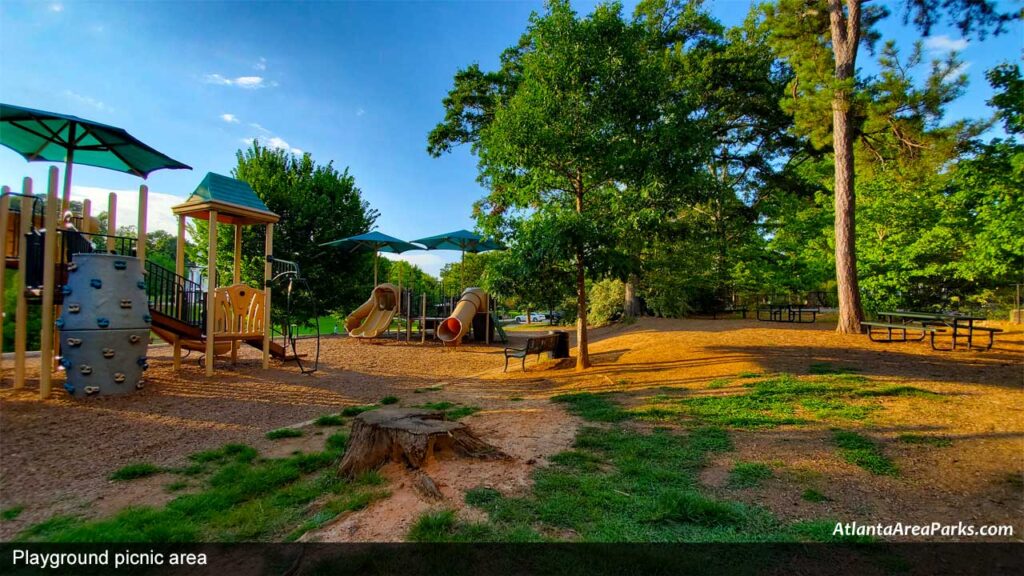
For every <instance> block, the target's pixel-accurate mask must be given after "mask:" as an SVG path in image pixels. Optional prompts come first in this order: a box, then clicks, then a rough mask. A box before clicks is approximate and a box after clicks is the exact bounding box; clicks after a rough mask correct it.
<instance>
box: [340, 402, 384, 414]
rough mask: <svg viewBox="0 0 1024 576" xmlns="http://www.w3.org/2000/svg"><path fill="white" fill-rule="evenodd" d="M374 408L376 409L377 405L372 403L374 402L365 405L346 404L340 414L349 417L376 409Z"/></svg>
mask: <svg viewBox="0 0 1024 576" xmlns="http://www.w3.org/2000/svg"><path fill="white" fill-rule="evenodd" d="M376 409H377V406H376V405H374V404H370V405H366V406H348V407H346V408H345V409H344V410H342V411H341V415H342V416H349V417H352V416H358V415H360V414H362V413H363V412H369V411H370V410H376Z"/></svg>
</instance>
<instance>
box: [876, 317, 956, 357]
mask: <svg viewBox="0 0 1024 576" xmlns="http://www.w3.org/2000/svg"><path fill="white" fill-rule="evenodd" d="M860 325H861V326H867V328H868V340H871V341H872V342H909V341H910V339H909V338H908V337H907V330H913V331H915V332H916V331H920V332H921V337H920V338H914V340H915V341H917V342H920V341H921V340H924V338H925V336H928V335H930V336H931V344H932V349H933V350H940V348H937V347H936V346H935V334H941V333H943V332H945V331H946V329H945V328H939V327H937V326H926V325H924V324H911V323H906V324H895V323H892V322H861V323H860ZM874 328H885V329H886V332H887V334H888V335H887V337H886V338H875V336H874V334H875V331H874V330H873V329H874ZM894 330H898V331H900V332H901V337H900V338H895V337H893V331H894Z"/></svg>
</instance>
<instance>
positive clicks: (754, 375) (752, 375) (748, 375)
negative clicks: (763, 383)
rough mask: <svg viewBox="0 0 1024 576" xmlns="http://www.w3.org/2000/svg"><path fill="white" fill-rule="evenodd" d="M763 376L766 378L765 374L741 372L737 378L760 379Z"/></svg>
mask: <svg viewBox="0 0 1024 576" xmlns="http://www.w3.org/2000/svg"><path fill="white" fill-rule="evenodd" d="M762 376H764V374H762V373H760V372H740V373H739V374H737V375H736V377H737V378H743V379H744V380H746V379H749V378H760V377H762Z"/></svg>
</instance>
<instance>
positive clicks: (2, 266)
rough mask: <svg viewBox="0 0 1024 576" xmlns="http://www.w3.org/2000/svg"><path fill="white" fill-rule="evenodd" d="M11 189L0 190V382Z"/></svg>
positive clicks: (2, 362) (1, 378) (2, 360)
mask: <svg viewBox="0 0 1024 576" xmlns="http://www.w3.org/2000/svg"><path fill="white" fill-rule="evenodd" d="M10 193H11V189H10V187H8V186H4V187H3V188H0V250H2V251H3V252H2V253H0V255H2V256H3V259H4V261H3V262H0V381H2V380H3V374H4V356H3V352H4V350H3V342H4V339H3V333H4V320H5V319H6V318H4V298H3V293H4V291H5V288H6V287H7V284H5V282H6V281H7V278H6V277H5V276H6V274H5V273H6V272H7V219H8V217H10V210H11V197H10V196H9V194H10Z"/></svg>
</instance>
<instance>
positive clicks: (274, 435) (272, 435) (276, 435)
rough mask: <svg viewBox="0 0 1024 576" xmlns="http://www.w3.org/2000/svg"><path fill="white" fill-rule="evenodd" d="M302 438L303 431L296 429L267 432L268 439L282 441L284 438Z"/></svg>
mask: <svg viewBox="0 0 1024 576" xmlns="http://www.w3.org/2000/svg"><path fill="white" fill-rule="evenodd" d="M300 436H302V430H299V429H296V428H278V429H277V430H271V431H270V432H267V439H269V440H281V439H282V438H298V437H300Z"/></svg>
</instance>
